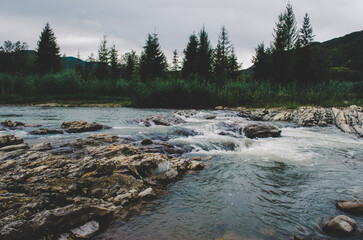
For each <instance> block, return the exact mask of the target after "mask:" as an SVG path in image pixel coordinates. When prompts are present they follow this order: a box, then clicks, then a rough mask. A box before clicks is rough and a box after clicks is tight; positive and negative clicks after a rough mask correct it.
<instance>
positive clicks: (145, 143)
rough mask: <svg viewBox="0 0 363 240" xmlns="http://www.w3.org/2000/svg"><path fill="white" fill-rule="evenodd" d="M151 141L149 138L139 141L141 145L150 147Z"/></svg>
mask: <svg viewBox="0 0 363 240" xmlns="http://www.w3.org/2000/svg"><path fill="white" fill-rule="evenodd" d="M151 144H153V141H152V140H151V139H150V138H145V139H143V140H142V141H141V145H151Z"/></svg>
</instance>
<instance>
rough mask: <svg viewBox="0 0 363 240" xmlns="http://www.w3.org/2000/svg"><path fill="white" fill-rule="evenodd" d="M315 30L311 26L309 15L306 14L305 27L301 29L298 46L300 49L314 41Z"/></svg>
mask: <svg viewBox="0 0 363 240" xmlns="http://www.w3.org/2000/svg"><path fill="white" fill-rule="evenodd" d="M314 37H315V35H313V28H312V27H311V24H310V17H309V14H307V13H305V17H304V21H303V26H302V27H301V28H300V29H299V36H298V41H297V42H298V45H299V47H307V46H309V45H310V44H311V42H312V41H313V40H314Z"/></svg>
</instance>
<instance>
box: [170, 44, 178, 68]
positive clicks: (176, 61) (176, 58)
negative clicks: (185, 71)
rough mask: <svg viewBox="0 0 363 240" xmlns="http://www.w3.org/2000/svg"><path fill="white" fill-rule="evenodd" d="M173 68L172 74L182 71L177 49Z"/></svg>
mask: <svg viewBox="0 0 363 240" xmlns="http://www.w3.org/2000/svg"><path fill="white" fill-rule="evenodd" d="M171 64H172V65H171V68H170V70H171V71H172V72H178V71H179V70H180V66H179V56H178V51H177V50H176V49H175V50H174V51H173V61H172V63H171Z"/></svg>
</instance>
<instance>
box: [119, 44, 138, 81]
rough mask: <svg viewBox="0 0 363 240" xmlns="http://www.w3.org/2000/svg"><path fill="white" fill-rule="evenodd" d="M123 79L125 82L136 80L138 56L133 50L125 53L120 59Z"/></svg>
mask: <svg viewBox="0 0 363 240" xmlns="http://www.w3.org/2000/svg"><path fill="white" fill-rule="evenodd" d="M121 64H122V69H123V74H124V77H125V78H126V79H127V80H131V79H134V78H136V76H137V72H138V69H139V56H138V55H137V54H136V52H135V51H134V50H131V52H128V53H125V55H123V57H122V59H121Z"/></svg>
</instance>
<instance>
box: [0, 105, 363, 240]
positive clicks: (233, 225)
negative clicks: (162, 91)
mask: <svg viewBox="0 0 363 240" xmlns="http://www.w3.org/2000/svg"><path fill="white" fill-rule="evenodd" d="M172 112H173V110H159V109H131V108H120V109H117V108H116V109H105V108H35V107H1V108H0V120H4V119H11V120H16V121H24V122H26V123H27V124H42V125H44V126H46V127H49V128H59V127H60V125H61V123H62V122H64V121H66V120H86V121H96V122H98V123H101V124H105V125H108V126H111V127H113V128H112V129H109V130H104V131H103V132H104V133H111V134H115V135H119V136H131V137H134V138H139V139H142V138H144V137H150V138H158V137H160V136H168V137H170V138H171V140H170V141H173V142H178V143H181V144H185V145H189V146H193V147H194V150H193V152H192V153H189V154H188V155H190V156H194V155H198V156H212V157H213V158H212V160H210V161H208V162H206V166H207V167H206V168H205V169H204V170H203V171H201V172H200V173H193V174H189V175H186V176H185V177H184V178H183V179H182V180H180V181H178V182H176V183H172V184H170V185H169V186H168V189H167V190H168V192H169V193H168V194H167V195H165V196H163V197H162V198H160V199H158V200H155V201H154V204H153V205H152V206H151V207H149V208H148V209H147V211H146V212H145V213H143V214H142V215H141V216H136V217H133V218H131V219H129V220H128V221H127V223H125V222H116V223H114V224H112V225H111V226H110V227H109V228H108V229H106V230H105V231H104V232H103V233H101V234H99V235H98V236H97V237H96V239H191V240H193V239H196V240H203V239H289V238H290V237H291V236H292V235H293V234H297V235H300V236H303V237H308V238H309V237H310V239H334V238H330V237H327V236H325V235H324V234H323V233H322V231H321V226H322V224H323V223H324V222H326V221H327V220H328V219H329V218H330V217H332V216H335V215H339V214H341V212H340V211H339V210H337V209H336V208H335V201H336V200H338V199H363V174H362V170H363V141H362V140H361V139H358V138H356V137H355V136H351V135H348V134H344V133H342V132H341V131H340V130H338V129H337V128H335V127H327V128H318V127H313V128H302V127H297V126H295V125H293V124H290V123H274V124H275V125H277V126H279V127H280V128H281V129H282V137H281V138H274V139H272V138H268V139H259V140H251V139H246V138H245V137H244V136H237V138H236V137H231V136H220V135H218V133H219V132H221V131H226V124H231V123H237V124H239V125H241V126H243V125H246V124H248V123H251V122H250V121H247V120H246V119H243V118H239V117H237V116H235V115H234V114H233V113H231V112H223V111H216V112H211V111H199V112H198V113H197V114H196V115H194V116H193V117H191V118H185V120H186V121H187V123H185V124H182V125H181V126H182V127H186V128H189V129H193V130H195V131H198V132H200V133H202V134H203V135H198V136H194V137H178V136H174V135H172V134H171V132H172V131H171V127H163V126H153V127H150V128H146V127H143V126H141V125H138V124H135V123H133V122H132V120H133V119H135V118H141V117H146V116H150V115H153V114H172ZM209 114H215V115H217V118H216V119H214V120H205V119H204V117H205V116H207V115H209ZM30 130H32V129H31V128H30V129H26V130H15V131H0V134H1V135H5V134H15V135H17V136H20V137H23V138H24V139H25V141H26V142H28V143H29V144H30V145H32V144H35V143H38V142H44V141H50V142H54V143H59V142H63V141H64V140H67V139H75V138H80V137H86V136H88V135H90V134H91V133H82V134H64V135H50V136H44V137H38V136H31V135H29V133H28V132H29V131H30ZM354 218H355V219H356V220H357V223H358V226H360V227H361V228H362V227H363V217H354ZM345 239H362V236H354V237H350V238H345Z"/></svg>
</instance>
